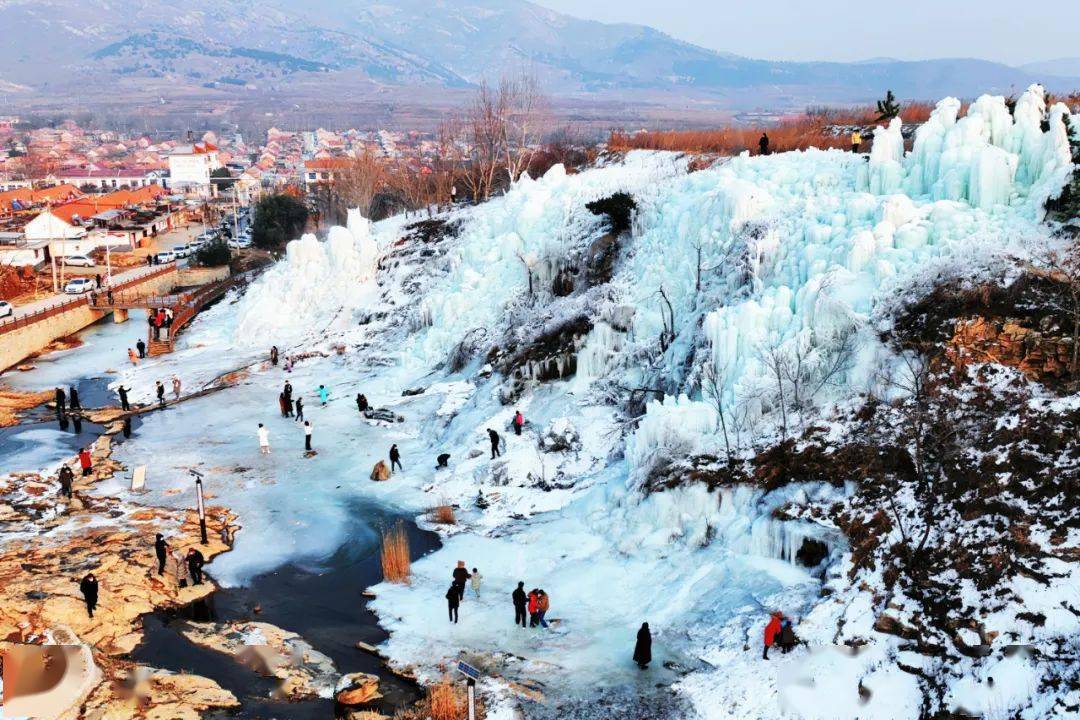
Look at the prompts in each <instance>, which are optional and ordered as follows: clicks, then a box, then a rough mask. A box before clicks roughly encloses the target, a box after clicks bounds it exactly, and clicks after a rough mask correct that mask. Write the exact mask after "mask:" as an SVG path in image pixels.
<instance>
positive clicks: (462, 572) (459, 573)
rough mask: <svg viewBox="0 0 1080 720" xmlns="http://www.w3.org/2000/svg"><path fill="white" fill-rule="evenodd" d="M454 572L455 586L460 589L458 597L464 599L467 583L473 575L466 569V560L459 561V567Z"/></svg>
mask: <svg viewBox="0 0 1080 720" xmlns="http://www.w3.org/2000/svg"><path fill="white" fill-rule="evenodd" d="M452 574H453V576H454V587H456V588H457V589H458V599H459V600H464V599H465V583H466V582H467V581H468V580H469V578H470V577H472V576H471V575H469V571H468V570H466V569H465V561H464V560H458V561H457V567H456V568H454V572H453V573H452Z"/></svg>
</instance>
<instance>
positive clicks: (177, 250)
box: [172, 245, 191, 258]
mask: <svg viewBox="0 0 1080 720" xmlns="http://www.w3.org/2000/svg"><path fill="white" fill-rule="evenodd" d="M172 254H173V255H175V256H176V257H178V258H183V257H187V256H188V255H190V254H191V246H190V245H173V247H172Z"/></svg>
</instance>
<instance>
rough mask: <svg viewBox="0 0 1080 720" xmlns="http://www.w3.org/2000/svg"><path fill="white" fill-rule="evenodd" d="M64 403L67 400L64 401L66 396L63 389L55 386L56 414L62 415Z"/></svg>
mask: <svg viewBox="0 0 1080 720" xmlns="http://www.w3.org/2000/svg"><path fill="white" fill-rule="evenodd" d="M66 404H67V401H66V398H65V396H64V389H63V388H56V414H57V415H63V414H64V407H65V405H66Z"/></svg>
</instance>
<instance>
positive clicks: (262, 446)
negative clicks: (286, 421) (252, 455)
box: [258, 423, 270, 455]
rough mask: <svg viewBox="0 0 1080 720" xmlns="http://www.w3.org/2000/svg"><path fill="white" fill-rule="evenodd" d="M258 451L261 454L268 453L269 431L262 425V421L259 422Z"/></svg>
mask: <svg viewBox="0 0 1080 720" xmlns="http://www.w3.org/2000/svg"><path fill="white" fill-rule="evenodd" d="M258 435H259V452H260V453H262V454H263V455H269V454H270V431H269V430H267V429H266V428H265V427H263V424H262V423H259V430H258Z"/></svg>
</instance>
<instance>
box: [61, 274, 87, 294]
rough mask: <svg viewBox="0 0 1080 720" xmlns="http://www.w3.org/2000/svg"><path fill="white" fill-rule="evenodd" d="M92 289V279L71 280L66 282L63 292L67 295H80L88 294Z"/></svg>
mask: <svg viewBox="0 0 1080 720" xmlns="http://www.w3.org/2000/svg"><path fill="white" fill-rule="evenodd" d="M93 289H94V278H85V277H80V278H72V279H71V280H69V281H68V284H67V285H65V286H64V292H66V293H67V294H68V295H79V294H80V293H84V292H90V291H91V290H93Z"/></svg>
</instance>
